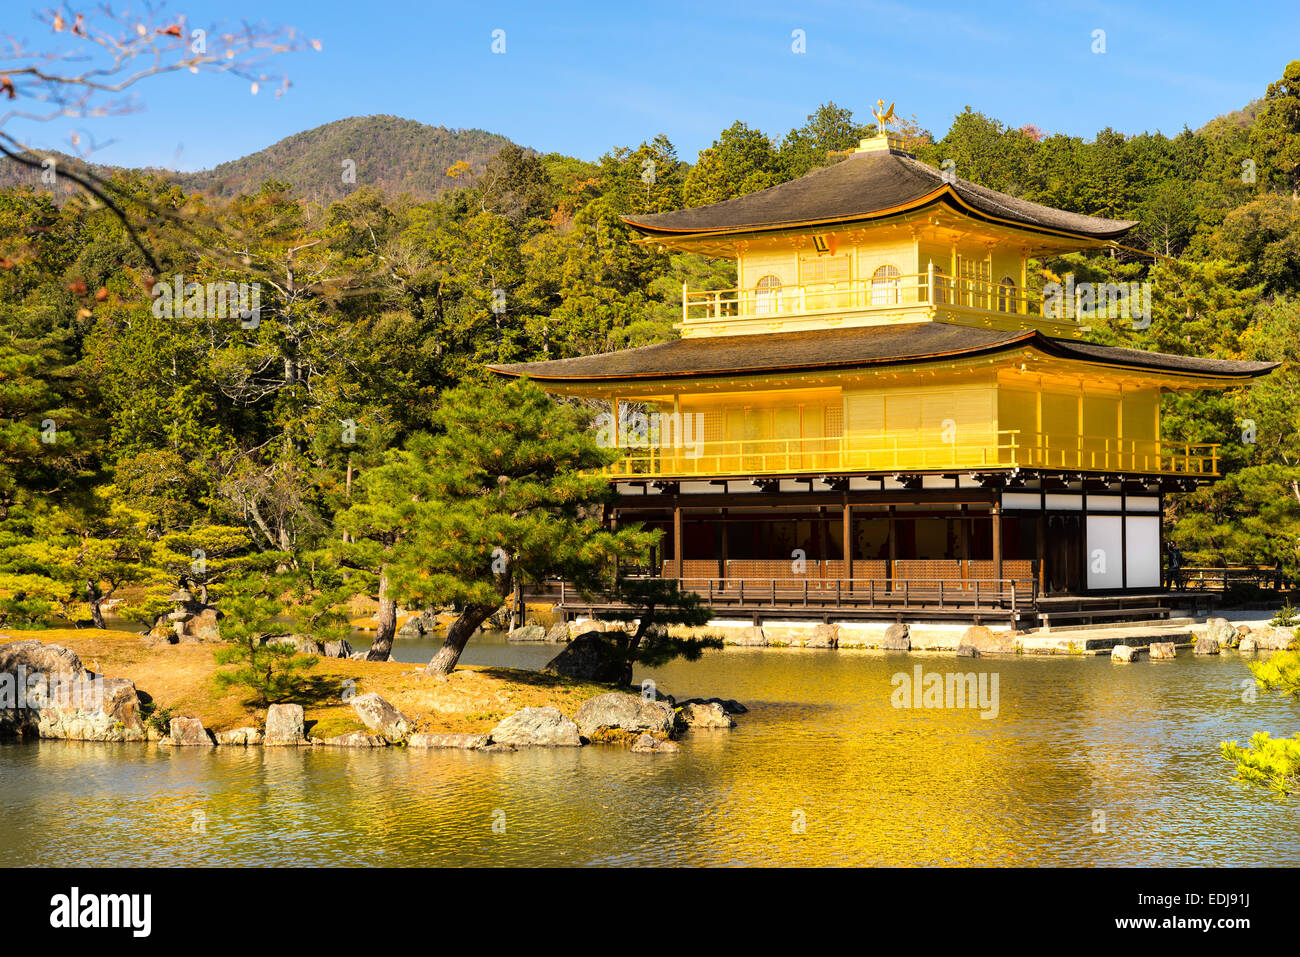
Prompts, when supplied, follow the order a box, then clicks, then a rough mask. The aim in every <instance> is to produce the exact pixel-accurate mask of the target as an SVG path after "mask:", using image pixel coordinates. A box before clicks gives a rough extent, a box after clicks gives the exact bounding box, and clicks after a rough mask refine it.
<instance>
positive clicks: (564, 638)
mask: <svg viewBox="0 0 1300 957" xmlns="http://www.w3.org/2000/svg"><path fill="white" fill-rule="evenodd" d="M546 640H547V641H549V642H551V643H552V644H557V645H564V644H568V641H569V623H568V622H567V621H557V622H556V623H555V624H553V625H551V630H550V631H548V632H547V633H546Z"/></svg>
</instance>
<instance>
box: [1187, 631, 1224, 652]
mask: <svg viewBox="0 0 1300 957" xmlns="http://www.w3.org/2000/svg"><path fill="white" fill-rule="evenodd" d="M1218 653H1219V642H1218V641H1216V640H1215V639H1214V638H1211V637H1209V636H1208V635H1202V636H1201V637H1200V638H1197V639H1196V647H1195V648H1193V649H1192V654H1194V655H1217V654H1218Z"/></svg>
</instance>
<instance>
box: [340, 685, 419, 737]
mask: <svg viewBox="0 0 1300 957" xmlns="http://www.w3.org/2000/svg"><path fill="white" fill-rule="evenodd" d="M351 704H352V710H353V711H355V712H356V713H357V717H359V718H360V719H361V722H362V724H364V725H365V726H366V727H367V728H369V729H370V730H371V731H372V732H374V733H375V734H381V735H383V736H384V737H385V738H387V739H388V741H390V742H391V743H393V744H401V743H402V742H403V741H405V740H406V738H407V736H408V735H409V734H410V733H411V732H412V731H414V730H415V722H413V721H412V720H411V719H410V718H408V717H407V716H406V715H404V714H402V712H400V711H398V710H397V709H396V708H394V707H393V706H392V705H391V704H389V703H388V702H387V701H385V700H384V699H383V698H381V697H380V696H379V695H378V694H376V693H375V692H373V691H371V692H370V693H369V694H361V695H357V696H356V697H355V698H353V699H352V702H351Z"/></svg>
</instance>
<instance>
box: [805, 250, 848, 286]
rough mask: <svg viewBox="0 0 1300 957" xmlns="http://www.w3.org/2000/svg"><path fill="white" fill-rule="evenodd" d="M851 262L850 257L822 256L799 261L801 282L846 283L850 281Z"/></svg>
mask: <svg viewBox="0 0 1300 957" xmlns="http://www.w3.org/2000/svg"><path fill="white" fill-rule="evenodd" d="M849 272H850V260H849V257H848V256H821V257H818V258H815V259H814V258H812V257H809V258H807V259H801V260H799V281H800V282H804V283H809V282H844V281H846V280H848V278H849Z"/></svg>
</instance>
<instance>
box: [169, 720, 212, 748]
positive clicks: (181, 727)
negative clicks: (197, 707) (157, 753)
mask: <svg viewBox="0 0 1300 957" xmlns="http://www.w3.org/2000/svg"><path fill="white" fill-rule="evenodd" d="M167 740H168V741H169V742H170V743H171V744H173V745H175V746H176V747H178V748H179V747H210V746H211V745H212V744H213V741H212V735H210V734H208V731H207V729H206V728H204V727H203V722H202V721H200V720H199V719H198V718H172V720H171V724H170V725H169V729H168V733H167Z"/></svg>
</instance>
